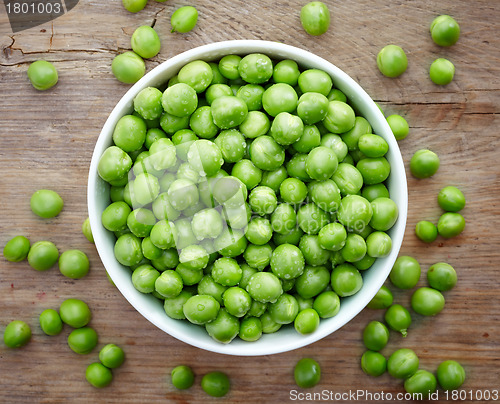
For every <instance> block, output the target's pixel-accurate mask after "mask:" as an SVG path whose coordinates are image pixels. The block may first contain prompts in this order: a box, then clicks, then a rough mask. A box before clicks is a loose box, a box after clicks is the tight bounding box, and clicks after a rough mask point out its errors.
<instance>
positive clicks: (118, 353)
mask: <svg viewBox="0 0 500 404" xmlns="http://www.w3.org/2000/svg"><path fill="white" fill-rule="evenodd" d="M99 360H100V361H101V363H102V364H103V365H104V366H106V367H107V368H109V369H115V368H117V367H120V366H121V365H122V364H123V362H125V353H124V352H123V349H121V348H120V347H119V346H117V345H115V344H107V345H105V346H104V347H103V348H102V349H101V350H100V351H99Z"/></svg>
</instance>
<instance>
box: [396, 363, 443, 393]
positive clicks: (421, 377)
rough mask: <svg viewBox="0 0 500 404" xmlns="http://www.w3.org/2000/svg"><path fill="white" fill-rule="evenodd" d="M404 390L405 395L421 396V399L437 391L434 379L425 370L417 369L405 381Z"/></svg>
mask: <svg viewBox="0 0 500 404" xmlns="http://www.w3.org/2000/svg"><path fill="white" fill-rule="evenodd" d="M404 388H405V390H406V392H407V393H410V394H422V397H424V398H427V397H429V395H430V394H432V393H434V392H435V391H436V389H437V382H436V377H435V376H434V375H433V374H432V373H431V372H429V371H427V370H423V369H419V370H417V371H416V372H415V374H414V375H413V376H410V377H409V378H408V379H406V380H405V382H404Z"/></svg>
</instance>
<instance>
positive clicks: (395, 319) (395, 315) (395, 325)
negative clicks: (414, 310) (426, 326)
mask: <svg viewBox="0 0 500 404" xmlns="http://www.w3.org/2000/svg"><path fill="white" fill-rule="evenodd" d="M384 318H385V322H386V323H387V325H388V326H389V327H390V328H391V329H393V330H394V331H397V332H400V333H401V335H403V337H406V336H407V335H408V327H410V325H411V321H412V320H411V314H410V312H409V311H408V310H407V309H405V308H404V307H403V306H401V305H400V304H393V305H391V306H389V308H388V309H387V311H386V312H385V316H384Z"/></svg>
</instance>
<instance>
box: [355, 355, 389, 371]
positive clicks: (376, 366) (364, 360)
mask: <svg viewBox="0 0 500 404" xmlns="http://www.w3.org/2000/svg"><path fill="white" fill-rule="evenodd" d="M361 369H362V370H363V372H365V373H366V374H367V375H369V376H374V377H378V376H381V375H382V374H384V373H385V370H386V369H387V360H386V359H385V357H384V356H383V355H382V354H381V353H380V352H374V351H366V352H365V353H364V354H363V355H362V356H361Z"/></svg>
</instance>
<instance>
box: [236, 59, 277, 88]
mask: <svg viewBox="0 0 500 404" xmlns="http://www.w3.org/2000/svg"><path fill="white" fill-rule="evenodd" d="M238 72H239V73H240V77H241V78H242V79H243V80H245V81H246V82H248V83H251V84H260V83H264V82H267V81H268V80H269V79H270V78H271V77H272V75H273V63H272V61H271V59H270V58H269V56H267V55H264V54H262V53H251V54H249V55H246V56H244V57H243V58H242V59H241V61H240V63H239V64H238Z"/></svg>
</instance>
